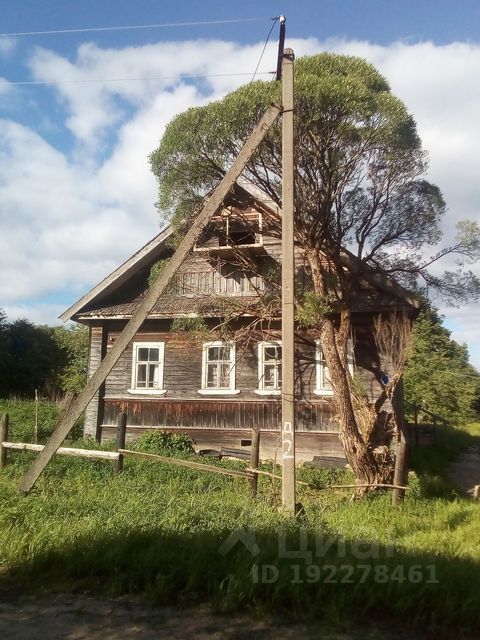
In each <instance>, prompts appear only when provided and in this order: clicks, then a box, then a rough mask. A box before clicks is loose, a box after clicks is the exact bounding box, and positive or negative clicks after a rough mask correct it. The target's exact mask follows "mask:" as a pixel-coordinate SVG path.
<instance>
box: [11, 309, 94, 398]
mask: <svg viewBox="0 0 480 640" xmlns="http://www.w3.org/2000/svg"><path fill="white" fill-rule="evenodd" d="M87 358H88V329H87V328H86V327H82V326H79V325H76V326H72V327H70V328H68V329H65V328H64V327H47V326H35V325H33V324H32V323H31V322H29V321H28V320H15V321H14V322H11V323H8V322H7V320H6V317H5V314H4V313H3V312H2V311H1V309H0V397H8V396H11V395H15V396H19V397H32V396H33V395H34V393H35V389H38V391H39V393H40V394H41V395H46V396H48V397H51V398H55V397H56V396H58V395H62V394H63V393H65V392H66V391H75V392H78V391H80V389H82V388H83V387H84V385H85V382H86V377H87Z"/></svg>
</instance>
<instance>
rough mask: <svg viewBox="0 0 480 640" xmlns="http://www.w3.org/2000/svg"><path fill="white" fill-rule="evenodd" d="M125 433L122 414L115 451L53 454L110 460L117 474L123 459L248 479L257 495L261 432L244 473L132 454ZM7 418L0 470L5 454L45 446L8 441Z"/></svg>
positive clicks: (0, 425) (2, 425)
mask: <svg viewBox="0 0 480 640" xmlns="http://www.w3.org/2000/svg"><path fill="white" fill-rule="evenodd" d="M126 433H127V414H126V413H121V414H120V415H119V417H118V423H117V439H116V451H101V450H98V449H78V448H74V447H60V448H59V449H57V451H56V455H60V456H70V457H73V458H89V459H94V460H110V461H112V462H114V463H115V467H114V472H115V473H120V472H121V471H122V470H123V460H124V458H125V457H126V456H128V457H132V458H137V459H141V460H148V461H150V462H160V463H163V464H171V465H174V466H177V467H186V468H188V469H196V470H199V471H208V472H209V473H219V474H221V475H226V476H233V477H235V478H244V479H246V480H248V482H249V485H250V493H251V495H252V496H255V495H256V494H257V487H258V474H259V473H260V471H259V470H258V468H257V467H258V465H259V454H260V429H259V428H254V429H252V445H251V453H250V468H249V469H246V470H245V471H240V470H237V469H224V468H222V467H216V466H214V465H211V464H205V463H202V462H193V461H191V460H181V459H179V458H170V457H167V456H159V455H156V454H152V453H144V452H143V451H132V450H130V449H125V441H126ZM8 436H9V418H8V414H4V415H2V416H1V418H0V469H3V467H5V465H6V464H7V452H8V451H9V450H12V451H33V452H37V453H38V452H40V451H43V449H44V445H42V444H32V443H29V442H9V440H8Z"/></svg>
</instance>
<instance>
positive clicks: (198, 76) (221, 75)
mask: <svg viewBox="0 0 480 640" xmlns="http://www.w3.org/2000/svg"><path fill="white" fill-rule="evenodd" d="M272 73H274V72H273V71H260V72H259V73H258V74H257V75H259V76H269V75H272ZM250 75H251V73H250V72H248V73H208V74H185V75H183V74H182V75H176V76H151V77H148V78H92V79H88V80H22V81H19V82H9V81H8V80H5V81H4V82H3V83H1V84H0V86H30V85H52V84H89V83H95V82H99V83H104V82H105V83H106V82H142V81H144V82H147V81H149V80H190V79H202V78H229V77H232V76H250Z"/></svg>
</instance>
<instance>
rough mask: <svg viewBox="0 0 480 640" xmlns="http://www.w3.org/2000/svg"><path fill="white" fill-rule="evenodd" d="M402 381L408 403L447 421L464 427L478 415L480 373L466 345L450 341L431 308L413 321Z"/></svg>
mask: <svg viewBox="0 0 480 640" xmlns="http://www.w3.org/2000/svg"><path fill="white" fill-rule="evenodd" d="M404 380H405V398H406V400H407V401H408V402H410V403H413V404H416V405H419V406H421V407H423V408H424V409H428V410H429V411H432V412H433V413H436V414H438V415H440V416H443V417H444V418H445V419H447V420H449V421H450V422H453V423H455V424H464V423H465V422H468V421H469V420H472V419H475V418H478V416H479V414H480V374H479V372H478V371H477V370H476V369H475V368H474V367H473V366H472V365H471V364H470V363H469V361H468V350H467V346H466V345H461V344H458V342H455V340H452V338H451V337H450V331H448V329H446V328H445V327H444V326H443V324H442V317H441V316H440V315H439V313H438V311H437V310H436V309H435V308H434V307H431V306H427V307H426V308H425V309H424V310H423V311H422V312H421V314H420V316H419V317H418V319H417V321H416V322H415V328H414V332H413V343H412V352H411V356H410V359H409V361H408V363H407V366H406V369H405V373H404ZM407 410H408V407H407ZM407 412H408V411H407Z"/></svg>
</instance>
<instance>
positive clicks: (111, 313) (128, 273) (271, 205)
mask: <svg viewBox="0 0 480 640" xmlns="http://www.w3.org/2000/svg"><path fill="white" fill-rule="evenodd" d="M236 184H237V186H238V187H240V190H243V191H244V192H246V194H247V195H249V196H251V197H253V199H254V200H255V201H256V202H257V203H258V204H259V205H261V206H262V207H263V208H265V209H267V210H268V211H269V212H270V213H271V214H272V215H275V216H281V215H282V210H281V208H280V207H279V206H278V205H277V204H276V202H274V200H272V198H270V197H269V196H268V195H267V194H266V193H265V192H264V191H262V190H261V189H259V188H258V187H257V186H255V185H254V184H253V183H252V182H250V180H248V179H247V178H245V177H244V176H240V177H239V178H238V179H237V182H236ZM172 233H173V228H172V226H171V225H169V226H167V227H165V228H164V229H163V230H162V231H161V232H160V233H159V234H158V235H156V236H155V237H154V238H153V239H152V240H150V242H148V243H147V244H146V245H144V246H143V247H142V248H141V249H139V250H138V251H137V252H136V253H135V254H134V255H133V256H132V257H131V258H129V259H128V260H126V261H125V262H124V263H123V264H122V265H121V266H120V267H118V269H115V271H113V272H112V273H111V274H109V275H108V276H106V278H104V279H103V280H102V281H101V282H100V283H99V284H98V285H96V286H95V287H93V288H92V289H91V290H90V291H89V292H88V293H86V294H85V295H84V296H83V297H82V298H80V300H78V301H77V302H75V303H74V304H73V305H72V306H71V307H69V308H68V309H67V310H66V311H64V312H63V313H62V315H61V316H60V319H61V320H63V321H64V322H66V321H67V320H69V319H70V318H72V317H73V316H74V315H77V316H78V315H79V314H81V315H82V317H84V318H87V317H90V318H93V317H98V315H100V316H102V317H110V318H115V317H122V318H125V317H130V316H131V315H133V313H134V311H135V309H136V307H137V306H138V304H139V301H138V300H137V299H135V300H132V301H130V302H129V303H124V304H121V305H107V306H105V307H102V309H101V310H99V311H100V314H98V315H97V314H96V313H95V312H92V311H87V312H85V313H82V310H85V308H86V307H87V305H89V306H91V303H92V302H94V301H95V300H98V301H99V302H100V300H101V299H102V298H104V297H105V296H107V295H108V294H111V293H113V292H114V291H116V290H117V289H118V288H119V287H120V286H121V285H122V284H124V283H126V282H127V281H128V280H129V279H130V278H131V277H132V276H133V275H135V274H136V273H138V272H139V271H140V270H141V269H142V268H144V267H146V266H148V265H149V264H152V263H153V262H154V261H156V260H158V259H159V257H160V255H161V253H162V251H163V250H164V249H165V248H166V241H167V240H168V238H169V237H170V236H171V235H172ZM343 262H344V265H345V266H346V267H347V268H352V269H358V259H357V257H356V256H355V255H354V254H353V253H351V252H349V251H347V250H345V251H344V255H343ZM360 275H361V276H362V277H363V278H364V279H365V280H366V281H367V282H368V283H369V284H371V285H373V286H374V287H376V288H378V289H380V290H381V291H382V292H383V293H385V294H390V295H393V296H395V297H397V298H399V299H400V300H401V301H402V302H404V303H405V304H407V305H409V306H410V307H413V308H414V309H419V307H420V306H421V299H420V298H419V297H418V296H416V295H415V294H413V293H411V292H410V291H408V290H407V289H405V288H404V287H402V286H401V285H400V284H398V283H397V282H395V280H393V279H392V278H390V277H388V275H387V274H384V273H380V272H379V271H378V270H376V269H374V268H373V267H369V266H368V265H366V264H364V263H363V264H361V267H360ZM159 302H160V301H159ZM159 302H158V303H157V305H155V307H154V309H152V313H151V314H149V317H167V316H166V315H165V313H167V309H165V308H164V309H162V313H160V309H159V308H158V307H159ZM210 303H211V304H210V305H207V306H209V307H210V308H211V309H212V311H213V310H214V309H218V304H213V303H212V301H210ZM386 306H388V305H386ZM162 307H164V305H162ZM182 311H183V312H180V315H192V311H193V310H189V311H187V310H186V309H184V310H182ZM167 315H168V317H174V316H175V315H177V316H178V315H179V313H178V312H177V313H175V314H173V311H172V312H170V313H167Z"/></svg>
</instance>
